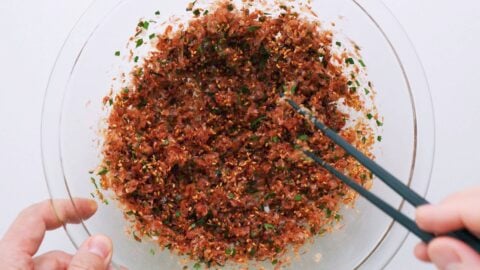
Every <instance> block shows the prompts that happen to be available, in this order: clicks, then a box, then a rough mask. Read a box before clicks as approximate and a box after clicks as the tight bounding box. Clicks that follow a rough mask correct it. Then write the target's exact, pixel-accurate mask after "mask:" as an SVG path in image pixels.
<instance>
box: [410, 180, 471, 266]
mask: <svg viewBox="0 0 480 270" xmlns="http://www.w3.org/2000/svg"><path fill="white" fill-rule="evenodd" d="M479 208H480V188H475V189H469V190H467V191H464V192H460V193H457V194H454V195H452V196H450V197H448V198H447V199H446V200H444V201H443V202H441V203H440V204H438V205H426V206H422V207H419V208H418V209H417V213H416V221H417V224H418V226H419V227H420V228H421V229H423V230H425V231H428V232H432V233H434V234H439V235H441V234H445V233H448V232H452V231H455V230H458V229H463V228H466V229H468V230H469V231H470V232H472V233H473V234H475V235H476V236H477V237H479V236H480V210H479ZM415 256H416V257H417V258H418V259H420V260H422V261H425V262H432V263H434V264H435V265H436V266H437V267H438V269H440V270H471V269H480V255H479V254H478V253H477V252H476V251H474V250H473V249H472V248H470V247H469V246H467V245H466V244H465V243H463V242H461V241H459V240H456V239H453V238H450V237H438V238H435V239H434V240H433V241H432V242H431V243H430V244H429V245H428V246H427V245H426V244H424V243H421V244H418V245H417V247H416V248H415Z"/></svg>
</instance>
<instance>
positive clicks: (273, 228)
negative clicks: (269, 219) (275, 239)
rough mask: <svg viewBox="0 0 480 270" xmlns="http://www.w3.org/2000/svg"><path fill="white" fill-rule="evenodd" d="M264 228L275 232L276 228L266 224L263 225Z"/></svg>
mask: <svg viewBox="0 0 480 270" xmlns="http://www.w3.org/2000/svg"><path fill="white" fill-rule="evenodd" d="M263 227H264V228H265V230H267V231H268V230H275V226H274V225H272V224H269V223H264V224H263Z"/></svg>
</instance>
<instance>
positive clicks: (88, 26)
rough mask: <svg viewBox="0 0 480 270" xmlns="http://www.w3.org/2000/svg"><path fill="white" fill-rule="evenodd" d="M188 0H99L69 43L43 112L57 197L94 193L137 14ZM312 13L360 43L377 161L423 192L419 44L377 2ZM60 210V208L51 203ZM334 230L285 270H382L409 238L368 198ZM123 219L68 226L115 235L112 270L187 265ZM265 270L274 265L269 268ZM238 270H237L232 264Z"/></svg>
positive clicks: (429, 151) (334, 3)
mask: <svg viewBox="0 0 480 270" xmlns="http://www.w3.org/2000/svg"><path fill="white" fill-rule="evenodd" d="M188 2H189V1H184V0H176V1H161V2H160V1H157V0H135V1H134V0H102V1H94V2H93V3H92V5H91V6H90V7H89V8H88V10H87V11H86V12H85V14H84V15H83V16H82V18H81V19H80V20H79V21H78V23H77V24H76V26H75V27H74V29H73V30H72V32H71V33H70V35H69V36H68V38H67V39H66V41H65V44H64V45H63V48H62V50H61V52H60V53H59V55H58V58H57V61H56V64H55V67H54V68H53V70H52V73H51V77H50V80H49V84H48V89H47V92H46V96H45V101H44V106H43V115H42V133H41V135H42V138H41V144H42V158H43V166H44V171H45V176H46V180H47V185H48V188H49V192H50V195H51V197H52V198H54V199H56V198H73V197H90V193H91V192H92V191H93V190H94V189H93V186H92V183H91V182H90V180H89V179H90V174H89V171H90V170H92V169H94V168H96V167H97V166H98V165H99V164H100V161H101V153H100V149H101V147H100V146H101V145H100V141H101V140H99V138H100V137H101V136H100V134H99V132H98V130H99V128H98V127H99V125H102V121H101V119H104V118H105V116H106V112H105V110H104V109H103V104H102V102H101V101H102V99H103V97H104V96H105V95H107V94H108V92H109V89H110V87H111V85H112V78H113V77H114V76H115V75H117V74H116V73H115V72H116V71H118V70H117V65H118V57H116V56H115V55H114V53H113V52H115V51H117V50H119V49H122V48H126V44H125V43H126V41H127V40H128V39H129V37H130V36H131V35H132V32H133V29H134V26H135V25H136V24H137V23H138V20H139V19H141V18H151V17H152V16H153V14H154V12H155V11H157V10H159V11H160V12H161V14H160V15H159V16H157V19H158V20H166V19H167V18H169V17H170V16H171V15H174V14H184V13H185V12H186V11H185V7H186V6H187V4H188ZM311 5H312V8H313V11H314V12H316V13H317V14H318V15H319V18H321V20H322V21H324V22H335V25H336V26H335V28H336V29H337V31H338V34H339V35H343V36H345V37H347V38H349V39H351V40H353V41H355V42H356V43H357V44H358V45H360V47H361V48H362V50H361V54H362V57H363V59H364V61H365V62H366V63H367V65H368V78H369V80H371V81H372V82H373V84H374V85H375V88H376V90H377V96H376V104H377V107H378V111H379V113H380V115H381V116H383V117H384V126H383V127H382V131H381V133H382V136H383V140H382V142H381V143H379V144H377V145H376V147H375V151H374V154H375V156H376V160H377V161H378V163H380V164H381V165H382V166H384V167H385V168H387V169H388V170H390V171H391V172H392V173H393V174H394V175H396V176H397V177H399V178H400V179H403V180H404V181H405V183H406V184H408V185H409V186H410V187H411V188H412V189H414V190H416V191H417V192H419V193H420V194H425V193H426V191H427V189H428V186H429V181H430V173H431V169H432V163H433V152H434V139H435V136H434V119H433V110H432V104H431V98H430V94H429V90H428V83H427V81H426V79H425V75H424V71H423V68H422V66H421V64H420V62H419V60H418V58H417V55H416V53H415V50H414V48H413V47H412V45H411V43H410V42H409V39H408V37H407V36H406V35H405V33H404V31H403V30H402V28H401V26H400V25H399V24H398V22H397V21H396V19H395V18H394V17H393V15H392V14H391V13H390V12H389V10H388V9H387V8H386V7H385V6H384V5H383V4H382V3H381V1H380V0H362V1H352V0H314V1H312V3H311ZM372 191H373V192H375V193H376V194H378V195H380V196H381V197H382V198H383V199H384V200H386V201H387V202H389V203H390V204H392V205H393V206H395V207H397V208H398V209H401V210H402V211H403V212H405V213H407V214H411V213H412V208H411V207H409V206H407V205H404V202H403V200H402V199H401V198H400V197H399V196H397V195H396V194H395V193H394V192H392V191H391V190H389V189H388V188H387V187H386V186H385V185H384V184H383V183H381V182H380V181H378V180H376V179H374V183H373V188H372ZM54 207H55V205H54ZM342 211H343V213H342V214H343V216H344V219H343V220H342V222H341V224H340V226H338V228H337V230H336V231H334V232H333V233H329V234H326V235H325V236H322V237H317V238H315V239H314V241H313V242H312V243H309V244H306V245H305V247H304V248H302V250H301V251H300V255H299V256H295V257H294V258H293V259H292V260H291V263H290V264H288V265H285V266H283V267H284V268H287V269H357V268H360V269H381V268H383V267H385V266H386V265H387V264H388V262H389V261H390V259H391V258H392V257H393V256H394V254H395V253H396V251H397V250H398V249H399V248H400V247H401V245H402V243H403V242H404V240H405V238H406V236H407V234H408V233H407V231H406V230H405V229H403V228H402V227H401V226H399V225H398V224H396V223H394V222H393V221H392V219H391V218H389V217H387V216H386V215H384V214H383V213H382V212H380V211H379V210H377V209H376V208H375V207H374V206H372V205H370V204H369V203H368V202H366V201H365V200H364V199H362V198H359V200H358V201H357V203H356V206H355V208H354V209H344V210H342ZM126 227H127V224H126V221H125V220H124V218H123V214H122V212H121V211H120V210H119V208H118V207H116V206H115V204H114V203H111V204H109V205H105V204H101V205H100V206H99V209H98V213H97V214H96V215H95V216H94V217H92V218H91V219H89V220H86V221H83V222H82V223H80V224H78V225H66V226H65V230H66V231H67V234H68V236H69V237H70V239H71V240H72V242H73V244H74V245H75V246H77V247H78V246H79V245H80V244H81V243H82V242H83V241H84V240H85V239H86V238H87V237H88V236H89V235H91V234H97V233H102V234H106V235H107V236H109V237H111V238H112V239H113V243H114V247H115V251H114V256H113V260H114V262H115V265H123V266H126V267H128V268H129V269H182V267H183V266H184V265H190V266H191V265H192V263H191V262H190V263H188V262H185V261H184V260H183V261H182V260H181V258H180V257H178V256H176V255H174V254H172V253H170V252H169V251H168V250H166V251H161V250H159V249H158V247H156V246H155V245H153V244H149V243H138V242H136V241H134V240H133V239H132V237H131V236H129V235H127V233H126V232H125V228H126ZM263 266H264V267H265V268H273V266H272V264H271V263H270V262H269V263H264V264H263ZM233 268H235V267H233Z"/></svg>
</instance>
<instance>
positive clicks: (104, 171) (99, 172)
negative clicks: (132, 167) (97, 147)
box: [97, 167, 108, 175]
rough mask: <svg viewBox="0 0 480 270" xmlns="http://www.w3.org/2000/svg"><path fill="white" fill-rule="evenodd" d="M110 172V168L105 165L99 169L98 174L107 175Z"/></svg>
mask: <svg viewBox="0 0 480 270" xmlns="http://www.w3.org/2000/svg"><path fill="white" fill-rule="evenodd" d="M107 173H108V169H107V168H105V167H103V168H102V169H101V170H100V171H98V173H97V174H98V175H105V174H107Z"/></svg>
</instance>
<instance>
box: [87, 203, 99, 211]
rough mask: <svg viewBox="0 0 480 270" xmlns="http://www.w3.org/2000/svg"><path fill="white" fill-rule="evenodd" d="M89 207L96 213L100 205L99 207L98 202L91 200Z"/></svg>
mask: <svg viewBox="0 0 480 270" xmlns="http://www.w3.org/2000/svg"><path fill="white" fill-rule="evenodd" d="M88 206H89V207H90V209H91V210H92V212H96V211H97V208H98V205H97V202H96V201H94V200H89V201H88Z"/></svg>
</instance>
